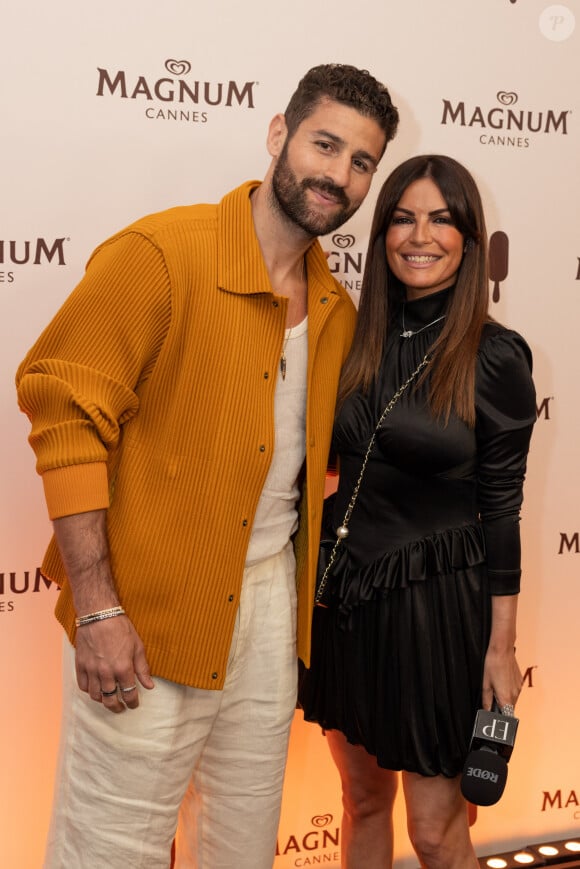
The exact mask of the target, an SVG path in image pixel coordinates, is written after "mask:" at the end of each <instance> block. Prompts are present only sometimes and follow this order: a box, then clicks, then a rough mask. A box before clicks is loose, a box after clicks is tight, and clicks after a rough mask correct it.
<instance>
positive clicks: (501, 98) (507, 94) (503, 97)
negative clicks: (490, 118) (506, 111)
mask: <svg viewBox="0 0 580 869" xmlns="http://www.w3.org/2000/svg"><path fill="white" fill-rule="evenodd" d="M497 100H498V102H499V103H501V104H502V106H514V105H515V104H516V103H517V101H518V95H517V94H515V93H514V92H513V91H498V93H497Z"/></svg>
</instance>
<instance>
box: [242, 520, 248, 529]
mask: <svg viewBox="0 0 580 869" xmlns="http://www.w3.org/2000/svg"><path fill="white" fill-rule="evenodd" d="M247 524H248V520H247V519H242V525H243V526H244V528H245V527H246V525H247Z"/></svg>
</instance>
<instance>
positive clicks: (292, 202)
mask: <svg viewBox="0 0 580 869" xmlns="http://www.w3.org/2000/svg"><path fill="white" fill-rule="evenodd" d="M309 187H310V188H313V189H314V190H320V191H321V192H322V193H328V194H329V195H330V196H332V197H333V198H334V199H335V200H336V204H337V205H338V206H340V208H339V210H338V211H336V212H334V214H332V215H325V214H323V213H321V212H319V211H317V210H316V208H313V207H312V206H310V205H309V204H308V201H307V199H306V191H307V190H308V188H309ZM272 192H273V200H274V205H275V206H276V208H277V209H278V210H279V211H280V212H281V213H282V214H283V215H284V216H285V217H286V218H287V219H288V220H289V221H291V222H292V223H294V224H296V226H299V227H300V229H302V230H304V232H306V233H307V234H308V235H310V236H312V237H315V236H317V235H326V234H327V233H329V232H333V230H335V229H338V227H339V226H342V224H343V223H345V222H346V221H347V220H348V219H349V217H351V216H352V215H353V214H354V213H355V211H357V210H358V208H359V206H360V203H358V204H356V205H353V204H352V203H351V202H350V200H349V199H348V197H347V195H346V193H345V192H344V190H343V188H342V187H337V186H336V185H335V184H333V183H332V181H328V180H325V179H324V178H303V179H302V181H298V179H297V178H296V175H295V174H294V172H293V171H292V169H291V168H290V166H289V164H288V153H287V148H286V145H284V148H283V150H282V152H281V154H280V156H279V158H278V162H277V164H276V166H275V168H274V174H273V176H272Z"/></svg>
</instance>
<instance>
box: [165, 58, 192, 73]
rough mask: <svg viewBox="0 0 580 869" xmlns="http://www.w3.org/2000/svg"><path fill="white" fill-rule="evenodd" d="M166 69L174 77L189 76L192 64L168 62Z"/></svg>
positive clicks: (182, 61) (178, 61)
mask: <svg viewBox="0 0 580 869" xmlns="http://www.w3.org/2000/svg"><path fill="white" fill-rule="evenodd" d="M165 69H166V70H167V71H168V72H170V73H171V74H172V75H187V73H188V72H189V71H190V70H191V64H190V62H189V61H188V60H171V59H169V60H166V61H165Z"/></svg>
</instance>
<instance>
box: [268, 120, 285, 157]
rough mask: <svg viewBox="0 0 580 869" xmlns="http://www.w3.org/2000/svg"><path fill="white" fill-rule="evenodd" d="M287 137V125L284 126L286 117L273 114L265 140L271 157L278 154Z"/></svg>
mask: <svg viewBox="0 0 580 869" xmlns="http://www.w3.org/2000/svg"><path fill="white" fill-rule="evenodd" d="M287 138H288V127H287V126H286V118H285V117H284V115H282V114H279V115H274V117H273V118H272V120H271V121H270V126H269V127H268V138H267V140H266V145H267V148H268V153H269V154H270V156H271V157H279V156H280V154H281V153H282V148H283V147H284V143H285V141H286V139H287Z"/></svg>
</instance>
